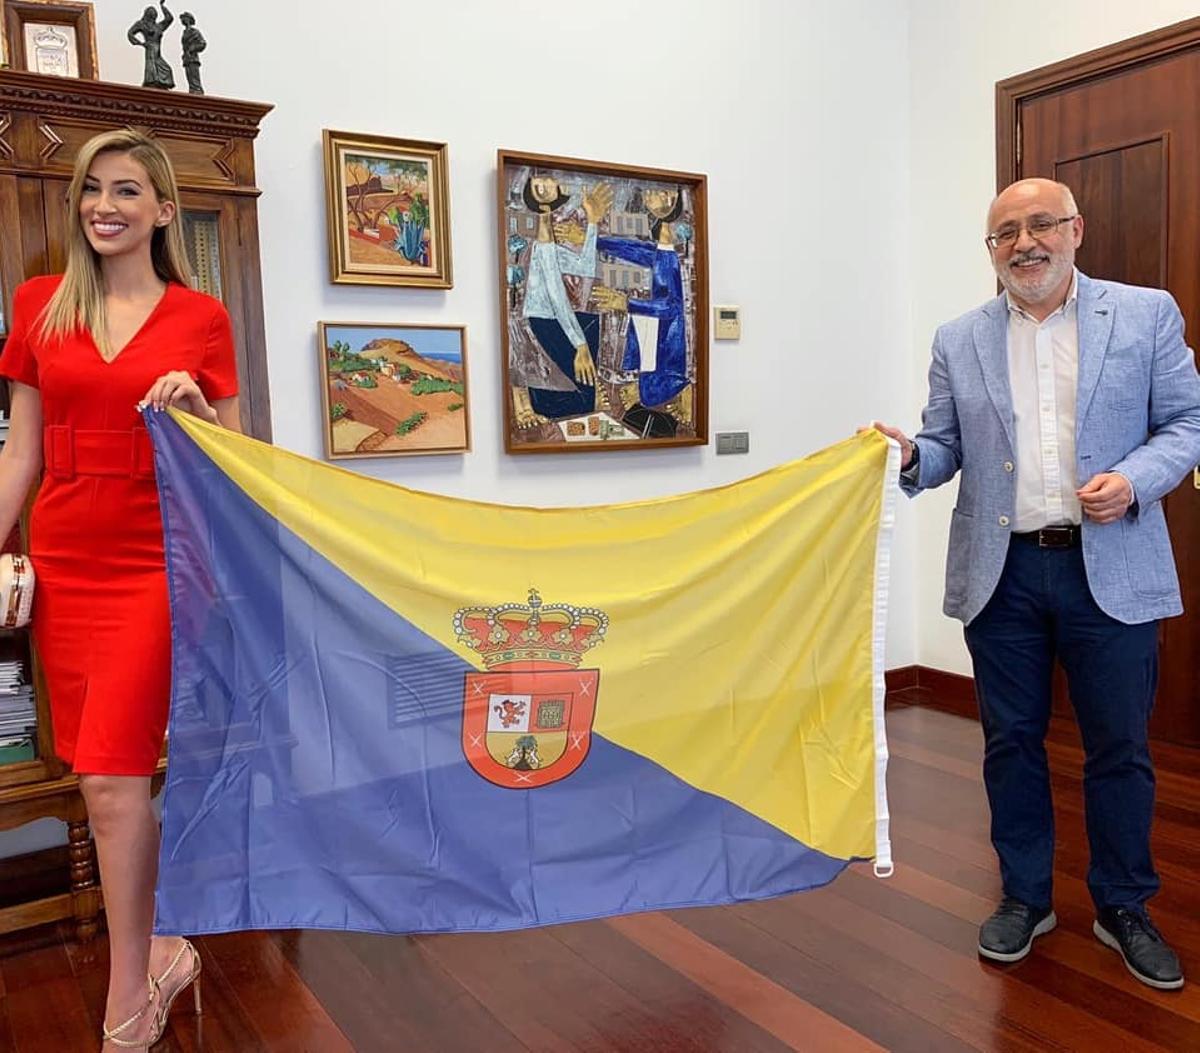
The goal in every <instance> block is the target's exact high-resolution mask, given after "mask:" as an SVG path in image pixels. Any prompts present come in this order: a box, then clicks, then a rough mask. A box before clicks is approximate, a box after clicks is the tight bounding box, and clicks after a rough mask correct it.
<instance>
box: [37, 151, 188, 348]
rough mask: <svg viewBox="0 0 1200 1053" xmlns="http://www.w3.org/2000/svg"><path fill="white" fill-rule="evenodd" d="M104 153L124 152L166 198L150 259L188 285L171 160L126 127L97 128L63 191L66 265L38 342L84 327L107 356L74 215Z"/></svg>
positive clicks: (92, 267)
mask: <svg viewBox="0 0 1200 1053" xmlns="http://www.w3.org/2000/svg"><path fill="white" fill-rule="evenodd" d="M105 153H121V154H128V155H129V156H130V157H131V158H133V160H135V161H137V163H138V164H140V165H141V166H142V167H143V168H144V169H145V170H146V174H147V175H148V176H149V177H150V185H151V186H152V187H153V188H154V193H155V194H156V195H157V197H158V200H159V201H160V202H165V201H170V202H171V203H172V204H174V206H175V218H174V219H173V220H172V221H171V222H170V223H168V224H166V225H165V226H162V227H157V228H155V230H154V234H153V235H152V237H151V241H150V259H151V262H152V263H153V265H154V273H155V274H157V275H158V276H159V278H161V279H162V280H163V281H165V282H179V283H180V284H181V285H186V286H188V287H189V288H190V287H191V285H192V268H191V265H190V264H189V263H188V258H187V249H186V247H185V246H184V243H183V233H182V230H181V226H180V222H179V218H180V215H181V211H180V205H179V186H178V185H177V184H176V182H175V170H174V169H173V168H172V167H171V160H170V158H169V157H167V155H166V153H165V152H164V151H163V148H162V147H161V146H159V145H158V144H157V143H156V142H154V140H153V139H151V138H149V137H148V136H146V135H143V134H142V133H141V132H136V131H134V130H133V129H132V128H121V129H118V130H117V131H113V132H103V133H101V134H100V135H97V136H94V137H93V138H91V139H89V140H88V141H87V142H86V143H84V144H83V146H82V147H81V148H80V150H79V154H78V156H77V157H76V158H75V171H74V174H73V175H72V176H71V185H70V187H69V188H68V189H67V213H68V216H69V218H68V221H67V226H68V231H69V233H68V236H67V267H66V271H65V273H64V274H63V280H62V284H60V285H59V287H58V289H57V290H55V293H54V295H53V296H52V297H51V298H50V302H49V303H48V304H46V308H45V310H44V311H43V312H42V324H41V330H40V335H41V337H42V339H43V340H47V341H50V340H55V339H60V338H62V337H65V336H66V335H67V334H69V333H71V332H74V331H75V330H76V329H86V330H88V332H90V333H91V334H92V339H93V340H95V342H96V346H97V347H98V348H99V349H100V353H101V354H102V355H104V357H105V358H107V357H108V356H109V353H110V351H111V348H110V347H109V346H108V324H107V317H106V313H105V310H104V281H103V277H102V274H101V270H100V255H99V254H98V253H97V252H96V250H95V249H93V248H92V246H91V244H90V243H89V242H88V239H87V235H86V234H85V233H84V229H83V223H82V221H81V220H80V218H79V202H80V200H81V198H82V197H83V187H84V182H85V180H86V179H87V175H88V172H89V171H90V170H91V167H92V162H93V161H95V159H96V158H97V157H98V156H99V155H100V154H105Z"/></svg>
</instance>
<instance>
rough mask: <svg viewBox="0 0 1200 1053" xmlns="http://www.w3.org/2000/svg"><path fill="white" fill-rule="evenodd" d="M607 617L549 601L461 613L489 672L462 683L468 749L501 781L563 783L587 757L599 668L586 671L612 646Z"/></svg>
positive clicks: (462, 630) (464, 630) (459, 628)
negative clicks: (588, 661)
mask: <svg viewBox="0 0 1200 1053" xmlns="http://www.w3.org/2000/svg"><path fill="white" fill-rule="evenodd" d="M607 630H608V616H607V615H606V614H605V613H604V612H603V611H599V610H596V609H594V608H590V607H587V608H581V607H574V606H571V605H569V604H562V603H552V604H547V603H544V602H543V601H542V598H541V596H540V595H538V592H537V590H536V589H531V590H530V593H529V601H528V602H527V603H506V604H501V605H499V606H496V607H464V608H462V609H461V610H459V611H458V612H457V613H456V614H455V615H454V632H455V636H456V637H457V638H458V642H459V643H460V644H464V645H466V646H467V647H469V648H471V649H472V650H473V651H477V652H478V653H479V654H480V655H481V656H482V658H483V662H484V665H485V666H486V667H487V672H483V673H480V672H474V671H472V672H468V673H466V674H464V682H463V731H462V734H463V752H464V753H465V754H466V758H467V761H468V763H469V764H470V765H471V767H472V768H473V769H474V770H475V771H476V772H478V773H479V774H480V775H482V776H483V777H484V778H485V779H487V780H488V781H489V782H492V783H495V784H496V785H497V786H505V787H509V788H512V789H522V790H528V789H532V788H534V787H536V786H545V785H547V784H548V783H552V782H557V781H558V780H559V779H565V778H566V777H567V776H568V775H570V774H571V773H572V772H573V771H575V770H576V769H577V768H578V767H579V766H580V765H581V764H582V763H583V761H584V759H585V758H586V757H587V753H588V747H589V745H590V744H591V735H592V718H593V716H594V715H595V712H596V693H597V691H598V690H599V686H600V670H599V669H580V668H578V666H579V664H580V662H581V661H582V659H583V654H584V652H585V651H587V650H589V649H590V648H592V647H594V646H595V645H596V644H599V643H603V642H604V634H605V633H606V632H607Z"/></svg>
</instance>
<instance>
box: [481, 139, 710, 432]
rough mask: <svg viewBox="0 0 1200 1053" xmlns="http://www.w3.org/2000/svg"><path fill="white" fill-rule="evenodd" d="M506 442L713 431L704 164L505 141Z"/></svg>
mask: <svg viewBox="0 0 1200 1053" xmlns="http://www.w3.org/2000/svg"><path fill="white" fill-rule="evenodd" d="M496 167H497V181H498V188H497V193H498V200H497V215H498V219H499V232H498V233H499V238H498V241H499V256H500V259H499V288H500V316H501V329H500V331H501V337H502V341H503V362H504V421H505V449H506V450H507V451H508V452H509V453H549V452H562V453H568V452H571V453H575V452H583V451H592V450H626V449H649V448H656V447H665V446H698V445H703V444H705V443H707V442H708V220H707V180H706V178H705V177H704V176H703V175H695V174H691V173H686V172H672V171H666V170H663V169H655V168H638V167H633V166H630V165H617V164H607V163H604V162H600V161H581V160H576V159H572V158H565V157H553V156H548V155H544V154H528V153H517V152H514V151H510V150H501V151H499V153H498V155H497V162H496Z"/></svg>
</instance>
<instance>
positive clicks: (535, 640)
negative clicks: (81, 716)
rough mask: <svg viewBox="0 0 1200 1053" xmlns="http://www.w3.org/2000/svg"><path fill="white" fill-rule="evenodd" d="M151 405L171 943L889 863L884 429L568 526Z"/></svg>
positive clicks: (568, 521)
mask: <svg viewBox="0 0 1200 1053" xmlns="http://www.w3.org/2000/svg"><path fill="white" fill-rule="evenodd" d="M147 416H148V420H149V427H150V430H151V433H152V436H153V438H154V444H155V456H156V464H157V475H158V482H159V489H160V496H161V501H162V509H163V521H164V525H165V533H166V545H167V564H168V576H169V582H170V591H171V607H172V617H173V622H172V624H173V634H174V653H173V663H174V668H173V699H172V710H171V726H170V762H169V765H168V769H167V790H166V798H165V806H164V814H163V845H162V857H161V862H160V867H159V888H158V896H157V904H158V918H157V927H158V930H159V931H161V932H188V933H204V932H219V931H224V930H230V929H247V928H272V929H277V928H339V929H361V930H371V931H382V932H438V931H452V930H489V929H510V928H519V927H523V926H530V925H543V924H549V923H553V922H562V921H570V920H575V919H580V918H590V917H598V916H603V915H610V914H619V913H625V912H629V911H639V910H657V909H663V908H669V907H682V906H695V905H702V904H716V903H729V902H733V901H737V900H744V899H757V898H762V897H767V896H777V895H781V894H784V893H788V892H795V891H798V890H801V889H807V888H812V887H814V886H818V885H822V884H824V883H826V882H828V881H830V880H832V879H833V878H834V877H836V876H837V874H838V873H839V872H840V871H841V870H842V869H843V868H844V867H845V866H846V865H847V864H848V863H849V862H850V861H852V860H856V859H874V860H875V862H876V867H877V868H887V867H890V865H891V858H890V848H889V844H888V834H887V803H886V793H885V787H884V772H885V765H886V758H887V748H886V743H885V738H884V733H883V623H884V618H885V613H886V612H885V606H886V575H887V541H888V537H889V533H890V525H891V516H892V499H893V494H894V493H895V478H896V473H897V470H898V456H897V451H896V450H895V449H894V448H889V445H888V443H887V441H886V440H885V439H884V438H883V437H882V436H880V435H879V434H878V433H876V432H870V433H864V434H862V435H859V436H856V437H854V438H852V439H848V440H846V441H845V442H842V443H840V444H838V445H836V446H833V447H830V448H829V449H826V450H823V451H821V452H819V453H816V454H814V455H812V456H810V457H807V458H805V459H803V460H799V461H795V462H793V463H791V464H787V465H784V466H782V467H779V468H775V469H773V470H771V471H768V472H764V473H763V474H761V475H758V476H755V477H753V478H750V479H746V480H744V481H742V482H739V483H735V484H732V485H729V486H724V487H720V488H717V489H713V490H707V491H703V492H699V493H692V494H684V495H681V496H676V497H668V498H662V499H658V500H651V501H640V502H634V503H631V504H623V505H611V506H602V507H590V508H575V509H565V508H556V509H535V508H515V507H505V506H499V505H488V504H480V503H477V502H473V501H464V500H457V499H452V498H447V497H440V496H435V495H431V494H424V493H418V492H414V491H411V490H407V489H403V488H401V487H398V486H394V485H392V484H389V483H383V482H379V481H376V480H373V479H368V478H363V477H360V476H357V475H354V474H352V473H349V472H346V471H343V470H342V469H339V468H333V467H330V466H328V465H326V464H322V463H319V462H315V461H311V460H308V459H306V458H303V457H299V456H297V455H295V454H291V453H288V452H286V451H284V450H279V449H276V448H274V447H271V446H268V445H265V444H263V443H260V442H257V441H255V440H253V439H249V438H246V437H244V436H241V435H236V434H233V433H231V432H227V431H222V430H220V429H217V428H214V427H210V426H209V425H206V424H204V423H202V422H200V421H197V420H195V419H194V418H192V417H189V416H186V415H176V414H174V413H172V414H169V415H168V414H153V413H151V414H148V415H147Z"/></svg>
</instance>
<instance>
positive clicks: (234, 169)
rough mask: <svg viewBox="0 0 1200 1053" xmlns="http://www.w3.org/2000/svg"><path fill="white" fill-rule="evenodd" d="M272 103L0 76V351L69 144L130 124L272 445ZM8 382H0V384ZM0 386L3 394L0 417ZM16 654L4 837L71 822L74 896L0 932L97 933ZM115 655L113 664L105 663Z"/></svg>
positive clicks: (65, 791)
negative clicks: (173, 190) (13, 753)
mask: <svg viewBox="0 0 1200 1053" xmlns="http://www.w3.org/2000/svg"><path fill="white" fill-rule="evenodd" d="M270 109H271V107H270V106H267V105H262V104H259V103H251V102H240V101H236V100H231V99H215V98H209V97H207V96H196V95H187V94H183V93H180V92H168V91H159V90H157V89H153V88H136V87H128V86H126V85H122V84H106V83H103V82H100V81H86V80H68V79H64V78H58V77H46V76H41V75H38V74H33V73H23V72H16V71H10V70H0V345H2V343H3V338H4V333H5V332H6V331H7V327H8V324H9V320H10V318H11V309H12V295H13V290H14V289H15V288H16V287H17V285H19V284H20V283H21V282H22V281H24V280H25V279H26V278H29V277H32V276H34V275H38V274H53V273H57V272H59V271H61V270H62V269H63V267H64V265H65V261H66V230H67V215H66V205H65V198H66V191H67V185H68V183H69V181H70V177H71V169H72V166H73V164H74V161H75V155H76V152H77V151H78V149H79V147H80V146H82V145H83V143H85V142H86V141H87V140H88V139H90V138H91V137H92V136H93V135H96V134H97V133H99V132H102V131H106V130H109V129H112V128H120V127H134V128H137V129H139V130H141V131H144V132H146V133H147V134H149V135H152V136H154V138H155V139H156V140H157V141H158V142H159V143H161V144H162V145H163V147H164V148H165V149H166V151H167V153H168V154H169V155H170V157H171V160H172V162H173V163H174V166H175V172H176V176H177V178H178V180H179V186H180V190H181V194H182V203H183V212H184V214H183V229H184V235H185V240H186V241H187V244H188V252H189V255H190V256H191V258H192V265H193V268H194V269H195V270H196V272H197V275H198V282H197V284H198V287H199V288H201V289H203V290H204V291H206V292H211V293H212V294H213V295H215V296H219V297H220V298H221V299H222V300H223V301H224V302H225V305H226V307H227V308H228V310H229V314H230V317H231V319H232V322H233V329H234V335H235V339H236V343H237V355H238V374H239V378H240V387H241V410H242V426H243V429H244V430H245V431H246V432H247V433H248V434H251V435H254V436H257V437H258V438H261V439H270V435H271V408H270V399H269V395H268V386H267V356H266V344H265V337H264V332H263V312H262V279H261V272H260V264H259V250H258V210H257V199H258V195H259V193H260V191H259V190H258V188H257V187H256V186H255V177H254V139H255V136H256V135H257V134H258V125H259V122H260V121H261V120H262V118H263V117H264V116H265V115H266V114H267V113H268V112H269V111H270ZM4 387H5V385H2V384H0V388H4ZM6 407H7V391H6V390H5V391H0V408H6ZM12 657H18V658H21V659H22V660H23V661H24V662H25V663H26V667H27V669H28V670H29V671H30V674H31V675H32V677H33V679H34V683H35V687H36V695H37V715H38V734H37V742H36V757H35V758H34V759H33V760H26V761H18V762H15V763H10V764H4V765H0V830H6V829H11V828H13V827H16V826H19V825H21V824H23V823H27V822H30V821H32V820H34V819H37V818H41V817H45V816H52V817H55V818H58V819H61V820H63V821H64V822H66V823H67V824H68V836H69V841H70V849H69V854H70V871H71V874H70V889H69V890H68V889H67V888H64V889H63V890H62V892H61V893H60V894H57V895H53V896H48V897H43V898H40V899H38V900H36V901H34V902H31V903H21V904H10V905H8V906H4V907H0V932H5V931H10V930H12V929H16V928H22V927H25V926H27V925H35V924H40V923H42V922H46V921H52V920H56V919H59V918H67V917H74V918H75V919H76V921H77V925H78V934H79V936H80V938H82V939H87V938H89V937H90V936H92V935H93V934H94V933H95V931H96V926H97V915H98V911H99V906H100V891H99V887H98V884H97V880H98V875H97V871H96V866H95V858H94V853H93V850H92V845H91V838H90V834H89V831H88V827H87V815H86V811H85V809H84V807H83V801H82V799H81V798H80V796H79V792H78V788H77V784H76V781H75V779H74V777H73V776H72V775H71V774H70V773H69V772H68V771H67V770H66V769H65V767H64V766H63V765H62V764H61V762H59V761H58V759H57V758H56V757H55V756H54V753H53V746H52V736H51V728H50V713H49V700H48V699H47V697H46V691H45V685H44V683H43V682H42V680H41V677H40V674H39V671H38V664H37V655H36V653H34V651H33V649H32V647H31V643H30V640H29V636H28V633H27V632H26V631H24V630H16V631H11V630H10V631H3V630H0V660H3V659H6V658H12ZM114 660H118V661H119V660H121V658H120V656H114Z"/></svg>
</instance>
